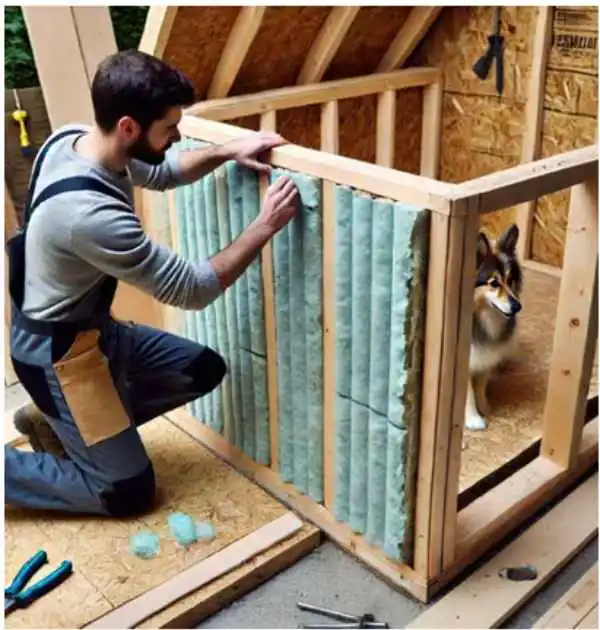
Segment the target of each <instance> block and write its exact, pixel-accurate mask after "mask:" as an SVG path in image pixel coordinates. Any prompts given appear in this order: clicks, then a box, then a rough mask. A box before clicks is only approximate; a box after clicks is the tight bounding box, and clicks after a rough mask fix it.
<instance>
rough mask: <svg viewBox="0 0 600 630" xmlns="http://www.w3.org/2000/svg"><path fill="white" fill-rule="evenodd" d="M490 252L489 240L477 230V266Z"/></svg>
mask: <svg viewBox="0 0 600 630" xmlns="http://www.w3.org/2000/svg"><path fill="white" fill-rule="evenodd" d="M491 253H492V246H491V245H490V241H489V239H488V237H487V236H486V235H485V233H484V232H479V238H478V239H477V266H478V267H479V266H480V265H481V263H482V262H483V261H484V260H485V259H486V258H487V257H488V256H489V255H490V254H491Z"/></svg>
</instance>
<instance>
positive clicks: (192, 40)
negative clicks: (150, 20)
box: [163, 5, 240, 101]
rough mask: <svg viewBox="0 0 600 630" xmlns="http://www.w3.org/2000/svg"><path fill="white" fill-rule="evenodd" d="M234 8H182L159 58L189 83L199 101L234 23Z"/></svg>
mask: <svg viewBox="0 0 600 630" xmlns="http://www.w3.org/2000/svg"><path fill="white" fill-rule="evenodd" d="M239 10H240V9H239V7H235V6H225V5H220V6H182V7H179V8H178V9H177V13H176V15H175V21H174V23H173V28H172V29H171V33H170V35H169V40H168V42H167V47H166V49H165V52H164V55H163V58H164V60H165V61H167V62H168V63H170V64H173V65H174V66H175V67H177V68H179V70H181V71H182V72H183V73H184V74H186V75H187V76H188V77H189V78H190V79H191V80H192V81H193V82H194V87H195V89H196V99H197V100H199V101H200V100H203V99H204V98H205V97H206V91H207V90H208V86H209V85H210V82H211V81H212V78H213V75H214V72H215V69H216V67H217V64H218V63H219V59H220V58H221V53H222V52H223V48H224V47H225V44H226V43H227V38H228V37H229V33H230V31H231V28H232V26H233V24H234V22H235V19H236V17H237V15H238V13H239Z"/></svg>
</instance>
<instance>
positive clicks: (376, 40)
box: [324, 6, 412, 81]
mask: <svg viewBox="0 0 600 630" xmlns="http://www.w3.org/2000/svg"><path fill="white" fill-rule="evenodd" d="M411 10H412V7H410V6H403V7H393V6H387V7H361V9H360V10H359V12H358V15H357V16H356V18H355V19H354V21H353V22H352V25H351V26H350V28H349V29H348V32H347V33H346V37H345V38H344V39H343V41H342V44H341V46H340V47H339V49H338V51H337V53H336V55H335V56H334V58H333V59H332V61H331V64H330V65H329V68H328V69H327V71H326V73H325V77H324V80H326V81H328V80H332V79H344V78H347V77H358V76H361V75H364V74H371V73H372V72H375V70H376V69H377V66H379V63H380V61H381V59H382V58H383V56H384V55H385V53H386V51H387V49H388V48H389V46H390V44H391V43H392V42H393V41H394V38H395V37H396V35H397V33H398V31H399V30H400V28H402V25H403V24H404V22H406V18H407V17H408V15H409V13H410V12H411Z"/></svg>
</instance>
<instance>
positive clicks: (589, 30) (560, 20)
mask: <svg viewBox="0 0 600 630" xmlns="http://www.w3.org/2000/svg"><path fill="white" fill-rule="evenodd" d="M548 67H550V68H553V69H556V70H567V71H569V70H573V71H575V72H583V73H586V74H594V75H597V74H598V7H597V6H591V7H590V6H588V7H556V9H555V11H554V37H553V41H552V49H551V51H550V56H549V58H548Z"/></svg>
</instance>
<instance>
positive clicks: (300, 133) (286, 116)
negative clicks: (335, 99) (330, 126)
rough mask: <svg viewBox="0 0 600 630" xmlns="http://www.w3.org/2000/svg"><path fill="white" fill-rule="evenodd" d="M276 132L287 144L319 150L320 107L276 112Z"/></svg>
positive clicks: (313, 106) (311, 106)
mask: <svg viewBox="0 0 600 630" xmlns="http://www.w3.org/2000/svg"><path fill="white" fill-rule="evenodd" d="M277 132H278V133H280V134H281V135H282V136H283V137H284V138H285V139H286V140H287V141H288V142H291V143H292V144H299V145H300V146H302V147H307V148H309V149H316V150H318V149H320V148H321V106H320V105H310V106H309V107H294V108H292V109H283V110H280V111H278V112H277Z"/></svg>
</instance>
